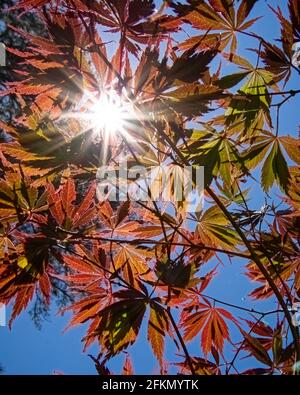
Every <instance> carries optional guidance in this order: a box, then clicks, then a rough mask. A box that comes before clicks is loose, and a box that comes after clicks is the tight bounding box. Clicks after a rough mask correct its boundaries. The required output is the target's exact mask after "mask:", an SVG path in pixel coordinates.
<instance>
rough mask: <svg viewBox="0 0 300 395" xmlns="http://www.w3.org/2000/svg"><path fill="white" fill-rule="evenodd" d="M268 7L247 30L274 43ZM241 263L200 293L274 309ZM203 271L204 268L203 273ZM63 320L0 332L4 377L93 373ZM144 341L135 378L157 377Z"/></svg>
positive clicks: (294, 108)
mask: <svg viewBox="0 0 300 395" xmlns="http://www.w3.org/2000/svg"><path fill="white" fill-rule="evenodd" d="M268 3H270V4H272V6H276V5H280V6H282V7H283V9H286V7H285V6H286V3H287V1H282V0H281V1H280V0H272V1H269V2H268V1H264V0H259V1H258V4H256V6H255V10H254V13H253V14H252V16H257V15H263V16H265V15H269V16H270V17H269V18H263V19H262V20H260V21H258V22H257V23H256V24H255V25H254V27H253V28H252V30H253V31H255V32H256V33H257V34H259V35H262V36H263V37H265V38H266V39H267V40H274V39H276V38H279V29H278V26H279V25H278V24H275V23H274V17H273V16H272V14H271V11H270V10H269V9H268V8H267V4H268ZM239 42H240V45H241V47H244V48H247V47H252V46H253V44H252V42H250V41H249V40H248V38H245V37H243V38H242V40H240V41H239ZM243 54H245V55H246V52H245V51H243ZM247 56H248V58H249V59H253V54H251V52H247ZM228 67H231V66H228ZM224 72H226V67H225V68H224ZM296 78H298V80H296ZM289 85H290V86H291V87H294V88H295V87H296V88H297V87H299V77H294V78H293V79H292V80H291V82H290V83H289ZM288 87H289V86H288ZM288 87H287V88H288ZM299 104H300V103H299V100H297V98H294V99H293V100H291V101H290V104H288V105H286V106H284V108H283V113H282V120H283V122H282V125H281V132H282V134H291V135H296V132H297V129H298V125H297V122H298V119H299V118H298V113H299V108H300V107H299ZM252 197H253V199H252V204H251V207H253V208H256V209H259V208H260V207H261V206H262V205H263V203H264V201H263V198H262V195H261V194H260V193H259V190H256V191H255V192H254V193H253V194H252ZM213 263H215V262H213ZM213 263H212V264H213ZM242 263H243V262H239V260H234V263H233V264H231V263H229V262H228V260H227V259H225V260H224V262H223V267H219V274H218V276H217V278H216V279H215V280H214V281H213V283H212V285H211V286H210V287H209V288H208V289H207V291H206V293H207V294H208V295H212V296H214V297H216V298H220V299H223V300H224V301H227V302H232V303H236V304H239V305H241V306H243V307H253V308H257V309H262V310H263V309H264V308H266V309H272V308H274V307H275V305H274V302H273V301H268V302H255V303H253V302H251V300H250V299H249V298H248V296H247V294H248V292H249V290H250V289H253V285H251V284H249V282H248V280H247V279H246V278H245V276H243V275H241V273H242V272H243V271H244V270H243V267H242ZM212 264H210V265H211V266H212ZM209 267H210V266H206V268H207V270H208V269H209ZM235 314H237V315H238V316H242V314H240V312H238V311H235ZM69 318H70V315H65V316H64V317H60V316H56V308H55V306H54V307H53V310H52V312H51V316H50V321H49V322H47V321H45V322H44V323H43V326H42V330H40V331H39V330H38V329H37V328H36V327H35V326H34V324H33V323H32V321H31V319H30V317H29V315H28V313H27V312H25V313H22V315H21V316H20V317H19V318H17V319H16V321H15V323H14V325H13V327H12V330H11V331H10V330H9V329H8V327H0V364H1V365H2V367H3V368H4V373H5V374H51V373H52V372H53V371H54V370H58V371H63V372H64V373H66V374H95V373H96V372H95V369H94V366H93V362H92V361H91V360H90V359H89V358H88V356H87V355H86V354H84V353H83V351H82V348H83V347H82V343H81V342H80V339H81V338H82V337H83V336H84V334H85V329H86V327H85V326H82V327H77V328H75V329H72V330H69V331H67V332H66V333H64V334H63V333H62V331H63V329H64V327H65V326H66V324H67V322H68V320H69ZM145 338H146V335H145V331H144V330H142V331H141V333H140V335H139V339H138V341H137V343H136V345H135V346H134V347H133V348H132V349H131V350H132V352H131V356H132V358H133V364H134V368H135V371H136V373H139V374H142V373H147V372H151V371H152V372H153V373H158V372H157V371H155V370H154V364H155V361H154V359H153V356H152V354H151V352H150V349H149V346H148V344H147V342H146V341H145ZM188 347H189V350H190V351H191V354H192V355H199V351H200V349H199V338H198V337H197V338H196V340H195V341H193V342H192V343H190V344H189V345H188ZM231 348H232V346H230V345H229V346H227V350H230V349H231ZM97 350H98V349H97V346H92V347H91V348H90V349H89V353H91V354H94V355H96V354H97ZM173 352H174V348H173V346H172V344H171V343H168V344H167V357H168V355H169V356H170V359H171V356H172V354H173ZM123 360H124V355H121V357H118V358H116V359H115V360H114V361H113V362H112V363H111V364H110V365H109V366H110V367H111V368H112V370H113V371H115V372H116V373H118V372H119V371H120V367H121V365H122V362H123ZM171 360H172V359H171ZM250 365H251V364H250V362H249V360H247V359H246V360H244V361H243V366H244V367H245V369H246V368H247V367H249V366H250ZM240 366H241V365H240ZM256 366H257V362H256ZM151 367H153V369H152V368H151Z"/></svg>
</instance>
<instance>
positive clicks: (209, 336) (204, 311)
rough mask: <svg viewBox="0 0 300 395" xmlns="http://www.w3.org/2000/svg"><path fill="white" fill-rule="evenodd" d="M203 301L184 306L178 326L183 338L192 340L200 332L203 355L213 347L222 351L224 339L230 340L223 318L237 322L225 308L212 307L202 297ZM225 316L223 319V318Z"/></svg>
mask: <svg viewBox="0 0 300 395" xmlns="http://www.w3.org/2000/svg"><path fill="white" fill-rule="evenodd" d="M203 301H204V303H203V302H202V301H200V300H199V301H198V303H195V304H191V305H190V306H188V307H186V308H185V309H184V310H183V312H182V315H181V319H180V326H181V328H182V329H183V330H184V339H185V340H186V341H189V340H192V339H193V338H194V337H195V336H197V335H198V334H199V332H201V347H202V350H203V353H204V355H205V356H206V355H207V354H208V353H210V352H211V351H212V349H213V347H214V348H215V349H216V350H217V351H220V352H221V353H222V352H223V347H224V340H229V341H230V336H229V329H228V326H227V324H226V322H225V319H227V320H230V321H232V322H234V323H237V321H236V320H235V318H234V317H233V316H232V314H231V313H229V312H228V311H227V310H224V309H222V308H219V307H214V306H212V305H211V304H210V302H209V301H208V300H207V299H205V298H203ZM224 318H225V319H224Z"/></svg>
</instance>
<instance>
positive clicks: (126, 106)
mask: <svg viewBox="0 0 300 395" xmlns="http://www.w3.org/2000/svg"><path fill="white" fill-rule="evenodd" d="M86 116H87V118H88V119H89V122H90V124H91V127H92V128H93V130H94V134H95V135H97V136H98V135H100V136H102V137H105V138H107V137H114V136H116V135H118V134H120V135H123V136H124V135H128V131H127V129H128V126H129V123H130V120H132V119H133V108H132V105H131V104H130V102H129V101H127V100H125V99H124V98H122V97H121V96H120V95H119V94H117V93H116V92H115V91H112V90H111V91H106V92H103V93H102V94H101V96H100V97H99V98H92V99H91V106H90V109H88V110H87V114H86Z"/></svg>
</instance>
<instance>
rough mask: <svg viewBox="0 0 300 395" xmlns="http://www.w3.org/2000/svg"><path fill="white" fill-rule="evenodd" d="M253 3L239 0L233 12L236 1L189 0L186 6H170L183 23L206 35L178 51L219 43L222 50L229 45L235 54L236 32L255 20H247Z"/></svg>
mask: <svg viewBox="0 0 300 395" xmlns="http://www.w3.org/2000/svg"><path fill="white" fill-rule="evenodd" d="M256 1H257V0H242V1H241V2H240V6H239V7H238V9H235V7H234V3H235V2H234V1H232V0H209V1H208V2H204V1H189V3H190V4H189V5H181V4H175V5H173V8H174V9H175V11H176V12H177V13H178V15H179V16H180V17H182V19H183V20H184V21H186V22H188V23H190V24H191V25H192V26H193V27H194V28H195V29H199V30H204V31H205V32H206V33H205V34H203V35H200V36H195V37H192V38H189V39H188V40H186V41H184V42H182V43H180V45H179V48H181V49H188V48H191V47H194V46H195V45H197V46H198V48H214V47H215V45H216V43H217V42H218V41H219V40H221V48H223V49H224V48H225V47H226V46H227V45H228V44H230V51H231V52H232V53H235V51H236V48H237V39H236V32H237V31H243V30H246V29H247V28H249V27H250V26H252V25H253V23H254V22H255V21H256V20H257V19H258V18H254V19H251V20H249V21H246V18H247V17H248V15H249V13H250V11H251V9H252V7H253V6H254V4H255V3H256ZM211 32H212V33H211ZM215 32H217V33H215Z"/></svg>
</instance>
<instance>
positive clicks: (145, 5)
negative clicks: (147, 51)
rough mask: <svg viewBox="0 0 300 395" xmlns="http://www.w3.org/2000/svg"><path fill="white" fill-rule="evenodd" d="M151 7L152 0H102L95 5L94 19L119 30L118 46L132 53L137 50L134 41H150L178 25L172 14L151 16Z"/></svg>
mask: <svg viewBox="0 0 300 395" xmlns="http://www.w3.org/2000/svg"><path fill="white" fill-rule="evenodd" d="M154 11H155V3H154V1H153V0H105V1H103V2H102V3H101V4H100V5H98V6H97V7H96V12H97V13H98V15H97V19H98V20H99V21H100V22H101V23H102V24H103V25H104V26H107V27H108V28H109V30H108V31H109V32H111V33H116V32H120V33H121V38H120V44H121V46H123V47H124V46H125V47H126V49H127V50H128V51H129V52H131V53H133V54H134V55H135V56H137V55H138V50H139V46H138V45H137V44H136V42H138V43H141V44H147V43H149V42H151V41H152V42H154V41H155V40H157V38H163V37H164V33H166V32H167V31H171V30H177V29H178V26H179V24H180V22H179V21H178V20H176V19H175V18H174V17H171V16H167V15H164V16H159V17H158V18H155V20H152V19H151V18H150V17H151V15H152V14H153V13H154ZM125 33H126V34H125ZM165 37H167V36H165Z"/></svg>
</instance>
